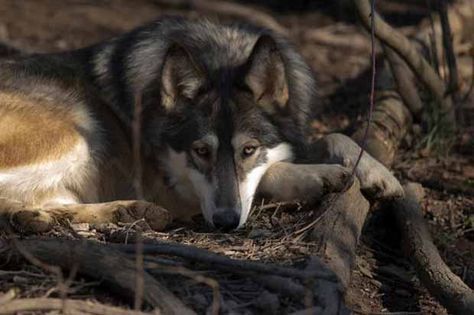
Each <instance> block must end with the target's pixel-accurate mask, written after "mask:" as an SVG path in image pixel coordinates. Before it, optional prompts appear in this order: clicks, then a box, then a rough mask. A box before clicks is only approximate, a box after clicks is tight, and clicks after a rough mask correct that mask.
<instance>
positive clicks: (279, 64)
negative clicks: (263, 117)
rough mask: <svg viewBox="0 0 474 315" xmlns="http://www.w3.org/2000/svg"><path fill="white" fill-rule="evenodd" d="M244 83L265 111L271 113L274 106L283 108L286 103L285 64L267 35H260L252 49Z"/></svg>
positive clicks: (272, 40) (275, 45)
mask: <svg viewBox="0 0 474 315" xmlns="http://www.w3.org/2000/svg"><path fill="white" fill-rule="evenodd" d="M244 82H245V84H246V85H247V87H248V88H249V89H250V90H251V91H252V93H253V95H254V97H255V101H256V102H257V103H258V104H259V105H261V106H262V107H263V108H264V109H265V110H267V111H270V112H273V111H274V106H275V105H276V106H278V107H280V108H284V107H285V106H286V104H287V103H288V97H289V95H288V82H287V78H286V72H285V64H284V62H283V58H282V56H281V54H280V51H279V50H278V47H277V44H276V43H275V40H274V39H273V38H272V37H270V36H269V35H262V36H261V37H260V38H259V39H258V40H257V43H256V44H255V46H254V47H253V50H252V53H251V54H250V57H249V59H248V61H247V64H246V75H245V81H244Z"/></svg>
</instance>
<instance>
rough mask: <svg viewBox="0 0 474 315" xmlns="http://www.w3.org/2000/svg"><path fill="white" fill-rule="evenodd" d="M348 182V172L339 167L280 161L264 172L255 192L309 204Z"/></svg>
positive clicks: (339, 189) (346, 185) (341, 189)
mask: <svg viewBox="0 0 474 315" xmlns="http://www.w3.org/2000/svg"><path fill="white" fill-rule="evenodd" d="M351 183H352V180H351V173H350V170H348V169H347V168H345V167H342V166H340V165H335V164H333V165H330V164H292V163H285V162H282V163H278V164H276V165H274V166H272V167H271V168H270V169H269V170H268V171H267V173H266V174H265V176H264V177H263V179H262V181H261V182H260V186H259V192H260V193H261V194H262V195H263V196H264V197H269V198H271V199H274V200H278V201H293V200H299V201H303V202H309V203H313V202H315V201H318V200H320V199H321V197H322V196H324V195H326V194H328V193H335V192H341V191H344V189H347V188H349V187H350V186H351Z"/></svg>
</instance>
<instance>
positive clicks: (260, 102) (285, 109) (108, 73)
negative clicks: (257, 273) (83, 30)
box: [0, 18, 400, 231]
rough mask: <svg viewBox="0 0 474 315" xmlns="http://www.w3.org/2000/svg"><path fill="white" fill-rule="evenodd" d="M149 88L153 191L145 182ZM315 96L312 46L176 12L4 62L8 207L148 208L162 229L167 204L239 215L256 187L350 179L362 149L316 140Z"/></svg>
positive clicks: (36, 222) (1, 133)
mask: <svg viewBox="0 0 474 315" xmlns="http://www.w3.org/2000/svg"><path fill="white" fill-rule="evenodd" d="M137 100H140V102H139V104H138V105H140V108H141V115H140V117H141V123H140V124H138V125H135V126H140V127H141V137H140V139H141V152H139V153H140V164H141V166H142V184H143V185H142V187H143V199H144V200H142V201H137V200H136V199H137V195H136V191H135V190H134V182H133V181H134V178H136V176H137V174H135V173H134V172H135V171H136V168H135V167H134V165H133V164H134V163H133V161H134V159H133V154H134V152H133V150H132V147H133V141H134V138H133V137H132V136H131V134H132V132H131V130H132V127H133V123H132V122H133V121H138V120H136V119H135V120H134V118H137V117H136V116H135V115H134V113H135V112H136V111H135V110H134V109H135V108H136V107H135V105H136V103H137ZM317 105H318V103H317V98H316V93H315V81H314V79H313V76H312V74H311V71H310V69H309V67H308V66H307V64H306V63H305V62H304V61H303V59H302V57H301V56H300V55H299V54H298V53H297V52H296V51H295V49H294V48H293V47H292V46H291V45H290V44H289V43H288V42H287V41H286V40H285V39H283V38H280V37H278V36H276V35H275V34H272V33H271V32H270V31H268V30H263V29H258V28H255V27H252V26H242V25H240V26H239V25H227V26H225V25H216V24H213V23H211V22H209V21H201V22H191V21H188V20H186V19H183V18H164V19H161V20H159V21H157V22H154V23H151V24H149V25H146V26H144V27H141V28H138V29H136V30H133V31H131V32H130V33H128V34H125V35H122V36H119V37H116V38H113V39H111V40H108V41H105V42H103V43H99V44H97V45H94V46H91V47H88V48H84V49H80V50H76V51H70V52H65V53H59V54H45V55H32V56H27V57H18V58H10V59H7V60H4V61H2V62H1V63H0V197H1V203H0V211H1V213H3V215H4V216H8V217H9V219H10V221H11V223H13V224H14V226H16V227H18V228H19V229H23V230H32V231H42V230H45V229H48V228H50V226H51V224H52V223H54V222H55V221H56V220H58V219H59V218H61V217H67V218H70V219H71V220H72V221H75V222H90V223H101V222H113V221H117V220H127V219H129V220H131V219H134V220H135V219H137V217H144V218H145V219H147V220H148V221H149V222H150V225H151V226H152V227H154V228H161V226H153V222H154V217H156V216H160V215H161V216H162V215H163V213H165V212H166V211H164V210H162V208H161V207H159V206H162V207H163V208H165V209H167V210H168V211H169V213H170V214H171V215H172V216H173V217H181V218H183V217H187V216H191V215H193V214H195V213H196V211H198V212H199V210H200V211H201V212H202V214H203V215H204V218H205V220H206V221H207V222H208V223H209V224H210V225H211V226H214V227H216V228H220V229H223V230H231V229H234V228H237V227H240V226H242V225H243V224H244V223H245V222H246V220H247V218H248V216H249V212H250V210H251V205H252V201H253V199H254V196H255V195H256V193H261V194H263V195H265V196H269V197H270V198H274V199H279V200H292V199H300V200H303V201H314V199H317V198H319V197H320V196H321V195H322V194H323V193H328V192H331V191H338V190H341V189H343V187H344V186H345V185H344V183H345V181H346V180H347V178H348V177H349V170H348V169H346V168H344V167H342V166H338V165H335V164H342V165H345V166H349V165H351V163H353V162H354V160H355V159H356V157H357V154H358V153H359V150H360V149H359V147H358V146H357V145H356V144H355V143H353V142H352V141H351V140H350V139H349V138H347V137H345V136H343V135H330V136H328V137H326V138H324V139H323V140H322V141H320V145H319V146H318V145H316V146H313V147H310V146H309V145H308V143H307V142H306V139H307V135H306V129H307V126H308V118H309V113H310V111H311V110H312V108H314V106H317ZM311 148H312V149H311ZM303 163H313V164H303ZM316 163H329V164H333V165H329V164H316ZM357 176H358V177H359V180H360V181H361V183H362V188H363V189H367V190H371V189H372V190H373V189H376V190H377V189H378V190H379V192H381V194H382V195H383V196H394V195H397V194H399V193H400V186H399V184H398V182H397V181H396V179H395V178H393V176H392V175H391V174H390V173H389V172H388V171H387V170H386V169H385V168H384V167H383V166H382V165H381V164H379V163H378V162H376V161H375V160H374V159H373V158H371V157H370V156H368V155H364V158H363V159H362V161H361V163H360V165H359V167H358V170H357ZM117 200H120V201H117ZM123 200H129V201H123ZM134 200H135V201H134ZM145 200H146V201H145ZM158 205H159V206H158ZM158 225H159V224H158Z"/></svg>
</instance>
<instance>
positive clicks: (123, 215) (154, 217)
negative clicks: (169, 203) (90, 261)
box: [0, 198, 171, 233]
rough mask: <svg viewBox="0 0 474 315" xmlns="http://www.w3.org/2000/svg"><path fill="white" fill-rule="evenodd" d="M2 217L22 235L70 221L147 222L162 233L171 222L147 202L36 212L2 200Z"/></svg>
mask: <svg viewBox="0 0 474 315" xmlns="http://www.w3.org/2000/svg"><path fill="white" fill-rule="evenodd" d="M0 214H1V215H3V217H4V218H5V217H6V218H8V220H9V222H10V224H11V225H12V226H13V228H14V229H16V230H18V231H20V232H28V233H39V232H45V231H48V230H50V229H51V228H52V227H53V225H54V224H56V223H58V222H59V223H60V222H64V221H65V220H69V221H70V222H72V223H90V224H101V223H118V222H123V223H132V222H135V221H137V220H140V219H143V220H144V221H145V222H146V223H148V224H149V225H150V227H151V228H152V229H154V230H162V229H164V228H165V227H166V225H168V224H169V223H170V222H171V216H170V214H169V213H168V211H166V210H165V209H163V208H161V207H159V206H157V205H155V204H153V203H150V202H146V201H140V200H130V201H128V200H127V201H112V202H105V203H95V204H68V205H58V206H47V207H41V208H37V209H35V208H34V207H29V206H25V205H24V204H22V203H21V202H16V201H12V200H9V199H4V198H0Z"/></svg>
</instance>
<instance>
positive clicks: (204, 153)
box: [194, 147, 210, 158]
mask: <svg viewBox="0 0 474 315" xmlns="http://www.w3.org/2000/svg"><path fill="white" fill-rule="evenodd" d="M194 152H196V154H197V155H198V156H199V157H201V158H207V157H209V154H210V151H209V149H208V148H206V147H198V148H195V149H194Z"/></svg>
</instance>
